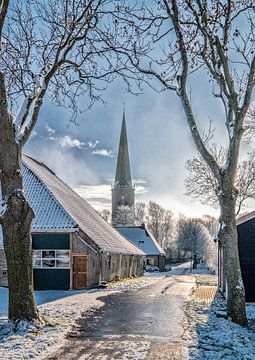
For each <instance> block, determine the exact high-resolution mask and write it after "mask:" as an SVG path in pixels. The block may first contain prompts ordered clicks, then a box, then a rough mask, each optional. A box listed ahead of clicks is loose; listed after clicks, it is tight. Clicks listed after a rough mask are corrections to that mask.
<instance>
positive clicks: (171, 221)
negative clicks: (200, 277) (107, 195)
mask: <svg viewBox="0 0 255 360" xmlns="http://www.w3.org/2000/svg"><path fill="white" fill-rule="evenodd" d="M99 213H100V215H101V216H102V217H103V218H104V220H106V221H107V222H109V223H111V213H110V211H109V210H107V209H103V210H102V211H99ZM112 225H113V226H115V227H118V226H142V225H145V226H146V228H147V229H148V230H149V232H150V233H151V234H152V235H153V236H154V237H155V239H156V241H157V242H158V244H159V245H160V246H161V247H162V249H164V250H165V252H166V255H167V259H168V261H176V262H183V261H185V260H187V259H188V260H191V261H192V264H193V267H194V268H196V265H197V264H198V263H199V262H201V261H202V262H205V263H206V264H207V265H208V266H216V264H217V245H216V243H215V241H214V240H215V238H216V237H217V232H218V220H217V219H216V218H214V217H212V216H209V215H205V216H203V217H201V218H192V217H187V216H185V215H183V214H180V215H179V217H177V218H176V217H175V216H174V214H173V212H172V211H171V210H166V209H164V208H163V207H162V206H160V205H159V204H157V203H155V202H153V201H150V202H149V203H148V204H145V203H144V202H137V203H136V205H135V207H134V208H130V207H128V206H120V207H119V208H118V209H117V211H116V214H115V217H114V221H113V223H112Z"/></svg>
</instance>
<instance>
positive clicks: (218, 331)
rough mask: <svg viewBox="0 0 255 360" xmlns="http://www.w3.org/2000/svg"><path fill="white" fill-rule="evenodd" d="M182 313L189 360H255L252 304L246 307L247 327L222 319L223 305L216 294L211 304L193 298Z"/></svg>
mask: <svg viewBox="0 0 255 360" xmlns="http://www.w3.org/2000/svg"><path fill="white" fill-rule="evenodd" d="M184 310H185V314H186V316H187V318H186V321H185V322H184V326H185V328H186V331H185V332H184V338H185V339H186V340H187V341H188V344H189V348H190V359H191V360H212V359H213V360H221V359H224V360H254V359H255V305H247V316H248V319H249V327H248V328H243V327H241V326H239V325H237V324H234V323H233V322H232V321H231V320H230V319H229V318H224V317H226V316H227V315H226V303H225V300H223V299H222V298H220V296H219V295H218V296H217V297H216V299H215V300H213V302H212V303H211V304H210V303H209V304H208V303H205V302H199V301H198V300H195V299H193V300H192V301H190V302H188V303H187V304H186V305H185V307H184Z"/></svg>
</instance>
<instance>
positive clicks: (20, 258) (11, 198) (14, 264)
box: [0, 73, 38, 320]
mask: <svg viewBox="0 0 255 360" xmlns="http://www.w3.org/2000/svg"><path fill="white" fill-rule="evenodd" d="M21 153H22V146H21V145H20V144H19V143H18V142H17V141H16V130H15V127H14V125H13V121H12V117H11V115H10V114H9V112H8V104H7V99H6V92H5V84H4V76H3V74H1V73H0V170H1V171H0V181H1V197H2V202H3V204H4V210H3V212H2V214H1V216H0V224H1V226H2V231H3V239H4V250H5V254H6V260H7V271H8V286H9V319H10V320H32V319H38V313H37V310H36V306H35V301H34V294H33V279H32V274H33V273H32V256H31V255H32V240H31V235H30V230H31V223H32V220H33V218H34V212H33V210H32V209H31V207H30V206H29V204H28V201H27V199H26V196H25V194H24V188H23V178H22V171H21V170H22V169H21Z"/></svg>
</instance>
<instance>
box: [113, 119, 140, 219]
mask: <svg viewBox="0 0 255 360" xmlns="http://www.w3.org/2000/svg"><path fill="white" fill-rule="evenodd" d="M134 204H135V189H134V186H133V183H132V178H131V171H130V161H129V153H128V141H127V129H126V120H125V112H123V118H122V126H121V133H120V142H119V152H118V160H117V168H116V174H115V180H114V185H113V188H112V223H113V224H114V217H115V215H116V210H117V208H118V207H119V206H123V205H124V206H129V207H130V208H131V207H133V206H134Z"/></svg>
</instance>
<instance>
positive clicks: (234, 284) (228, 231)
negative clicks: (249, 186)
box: [219, 185, 247, 326]
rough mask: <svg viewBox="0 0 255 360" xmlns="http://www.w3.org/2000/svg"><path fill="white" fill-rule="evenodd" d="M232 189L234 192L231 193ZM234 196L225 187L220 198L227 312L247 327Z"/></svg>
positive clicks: (227, 187) (234, 319)
mask: <svg viewBox="0 0 255 360" xmlns="http://www.w3.org/2000/svg"><path fill="white" fill-rule="evenodd" d="M231 188H232V192H231V191H229V189H231ZM234 194H235V189H234V188H233V187H230V186H229V185H228V186H226V185H225V186H223V191H222V194H221V195H220V196H219V202H220V208H221V217H220V223H221V228H220V231H219V239H220V241H221V243H222V248H223V261H224V266H225V274H226V291H227V310H228V313H229V316H230V317H231V319H232V320H233V321H234V322H236V323H238V324H239V325H242V326H246V325H247V318H246V311H245V290H244V286H243V280H242V274H241V267H240V261H239V251H238V234H237V227H236V216H235V208H236V196H235V195H234Z"/></svg>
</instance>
